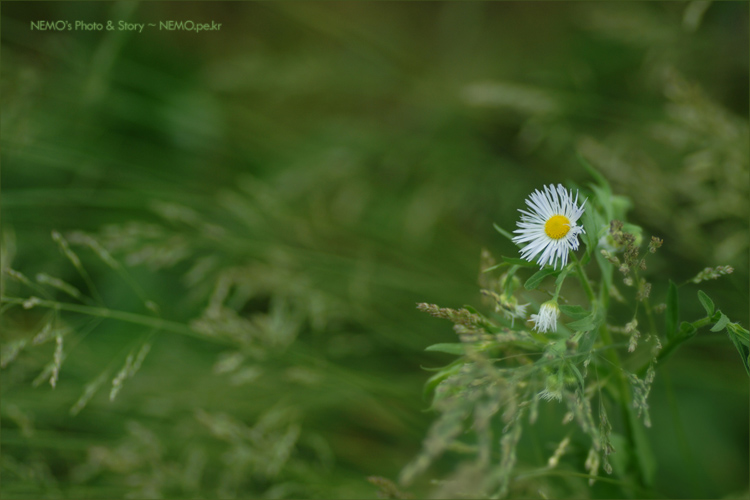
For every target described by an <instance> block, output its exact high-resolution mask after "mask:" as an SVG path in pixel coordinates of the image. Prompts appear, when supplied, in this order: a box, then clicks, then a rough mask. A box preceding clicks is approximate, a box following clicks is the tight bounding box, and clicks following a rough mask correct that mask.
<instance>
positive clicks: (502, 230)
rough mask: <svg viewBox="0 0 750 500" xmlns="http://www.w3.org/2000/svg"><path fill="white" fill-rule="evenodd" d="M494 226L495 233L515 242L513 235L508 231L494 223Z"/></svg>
mask: <svg viewBox="0 0 750 500" xmlns="http://www.w3.org/2000/svg"><path fill="white" fill-rule="evenodd" d="M492 226H493V227H494V228H495V231H497V232H498V233H500V234H502V235H503V236H505V237H506V238H508V239H509V240H510V241H513V235H512V234H510V233H509V232H508V231H506V230H505V229H503V228H501V227H500V226H498V225H497V224H495V223H494V222H493V223H492ZM514 244H515V242H514Z"/></svg>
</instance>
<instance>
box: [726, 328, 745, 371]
mask: <svg viewBox="0 0 750 500" xmlns="http://www.w3.org/2000/svg"><path fill="white" fill-rule="evenodd" d="M729 338H730V339H731V340H732V343H733V344H734V347H735V348H736V349H737V352H738V353H740V359H741V360H742V365H743V366H744V367H745V371H746V372H747V374H748V376H750V349H749V348H748V347H747V346H745V345H743V344H742V343H741V342H740V341H739V339H737V338H736V337H735V336H733V335H730V336H729Z"/></svg>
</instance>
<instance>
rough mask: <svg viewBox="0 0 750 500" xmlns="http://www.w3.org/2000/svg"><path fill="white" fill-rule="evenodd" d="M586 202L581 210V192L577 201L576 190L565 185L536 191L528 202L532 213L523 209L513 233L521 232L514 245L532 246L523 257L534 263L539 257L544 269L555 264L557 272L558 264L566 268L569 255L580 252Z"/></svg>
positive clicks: (523, 252)
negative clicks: (580, 219)
mask: <svg viewBox="0 0 750 500" xmlns="http://www.w3.org/2000/svg"><path fill="white" fill-rule="evenodd" d="M585 203H586V200H584V202H583V204H581V206H580V207H579V206H578V193H577V192H576V196H575V199H573V191H572V190H570V191H567V190H566V189H565V188H564V187H563V186H562V184H558V185H557V188H555V186H553V185H552V184H550V185H549V186H545V187H544V192H541V191H539V190H538V189H537V190H534V192H533V193H531V196H529V197H528V199H527V200H526V204H527V205H528V206H529V208H531V210H530V211H529V210H520V209H519V212H521V220H520V221H519V222H518V223H517V225H518V229H516V230H515V231H513V232H514V233H518V236H515V237H514V238H513V242H514V243H517V244H523V243H528V245H526V246H525V247H523V248H522V249H521V257H522V258H524V259H526V260H528V261H529V262H531V261H533V260H534V259H536V257H537V256H539V259H538V260H537V263H538V264H539V266H540V267H544V266H545V264H552V266H553V268H554V269H557V263H558V261H561V264H562V266H561V267H565V264H567V263H568V252H569V251H570V250H577V249H578V235H579V234H581V233H584V232H585V231H584V230H583V226H579V225H577V224H576V222H578V219H579V218H580V217H581V215H582V214H583V205H584V204H585ZM540 254H541V255H540Z"/></svg>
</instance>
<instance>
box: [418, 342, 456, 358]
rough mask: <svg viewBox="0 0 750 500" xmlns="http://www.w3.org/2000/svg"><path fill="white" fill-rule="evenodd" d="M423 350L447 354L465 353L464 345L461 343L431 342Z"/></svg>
mask: <svg viewBox="0 0 750 500" xmlns="http://www.w3.org/2000/svg"><path fill="white" fill-rule="evenodd" d="M425 351H435V352H447V353H448V354H456V355H458V356H463V355H464V354H466V346H465V345H464V344H461V343H446V344H433V345H431V346H429V347H427V348H425Z"/></svg>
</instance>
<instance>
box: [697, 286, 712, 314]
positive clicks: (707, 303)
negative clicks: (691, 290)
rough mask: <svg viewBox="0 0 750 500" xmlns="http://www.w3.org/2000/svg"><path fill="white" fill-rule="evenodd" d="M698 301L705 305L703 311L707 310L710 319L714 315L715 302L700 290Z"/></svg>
mask: <svg viewBox="0 0 750 500" xmlns="http://www.w3.org/2000/svg"><path fill="white" fill-rule="evenodd" d="M698 300H700V301H701V304H702V305H703V309H705V310H706V315H707V316H708V317H709V318H710V317H711V316H713V315H714V301H713V300H711V298H710V297H709V296H708V295H706V294H705V293H703V290H698Z"/></svg>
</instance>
